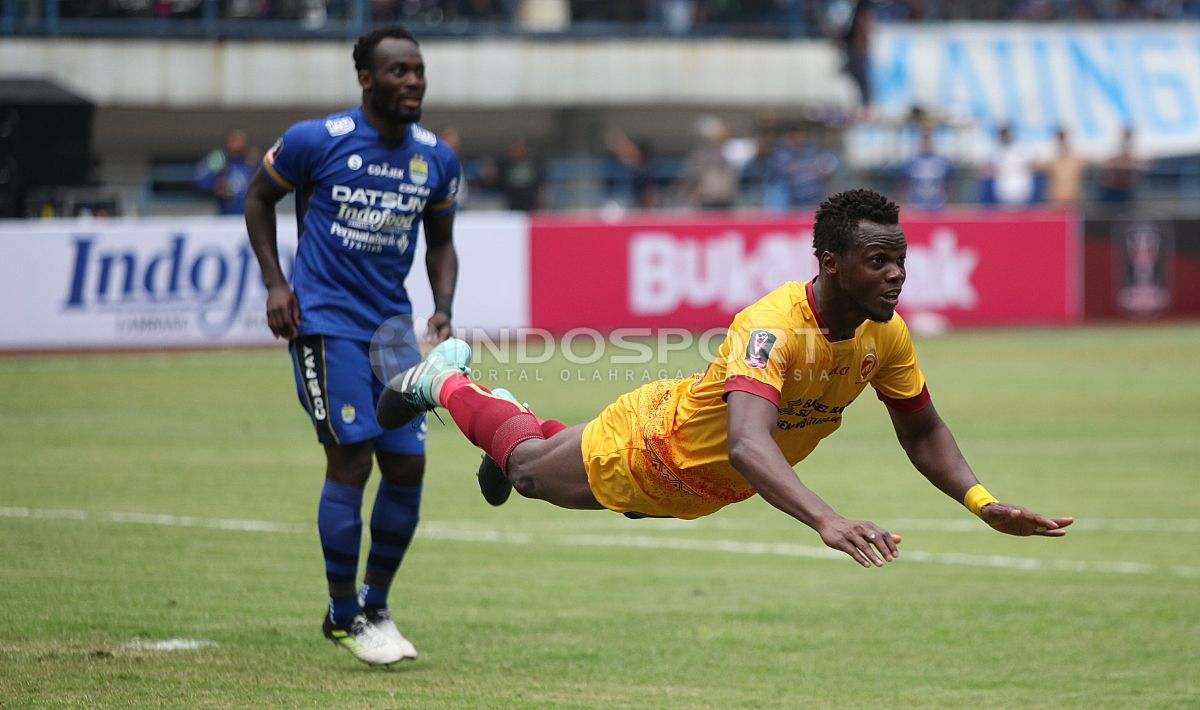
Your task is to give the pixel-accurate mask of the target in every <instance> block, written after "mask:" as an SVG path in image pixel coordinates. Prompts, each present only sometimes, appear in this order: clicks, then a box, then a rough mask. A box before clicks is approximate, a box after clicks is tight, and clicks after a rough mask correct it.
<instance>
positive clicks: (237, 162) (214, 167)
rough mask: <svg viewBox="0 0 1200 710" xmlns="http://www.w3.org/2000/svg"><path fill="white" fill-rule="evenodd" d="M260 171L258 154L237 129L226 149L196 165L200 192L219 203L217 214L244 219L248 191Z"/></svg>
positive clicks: (213, 152) (196, 183)
mask: <svg viewBox="0 0 1200 710" xmlns="http://www.w3.org/2000/svg"><path fill="white" fill-rule="evenodd" d="M257 170H258V155H257V151H255V150H252V149H251V148H250V144H249V142H248V141H247V140H246V133H245V131H241V130H239V129H234V130H232V131H230V132H229V135H228V136H226V137H225V148H224V149H223V150H214V151H212V152H211V153H209V154H208V155H207V156H205V157H204V159H203V160H201V161H200V162H199V163H197V164H196V176H195V185H196V189H197V190H198V191H200V192H202V193H204V194H206V195H211V196H212V197H213V198H215V199H216V201H217V212H218V213H219V214H225V215H241V214H242V212H243V211H244V208H245V205H246V188H247V187H248V186H249V185H250V178H252V177H254V173H255V171H257Z"/></svg>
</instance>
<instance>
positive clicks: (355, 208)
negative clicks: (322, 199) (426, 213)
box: [329, 183, 429, 231]
mask: <svg viewBox="0 0 1200 710" xmlns="http://www.w3.org/2000/svg"><path fill="white" fill-rule="evenodd" d="M400 187H401V188H405V187H407V188H409V189H410V190H412V191H413V192H414V193H416V192H421V193H423V194H402V193H400V192H389V191H386V190H367V189H364V188H361V187H348V186H346V185H334V186H333V188H332V190H331V191H330V194H329V196H330V198H331V199H332V200H333V201H334V202H338V203H340V204H339V205H338V212H337V216H338V219H341V220H345V221H346V223H347V224H349V225H350V226H351V227H355V228H357V229H370V230H371V231H379V230H389V231H396V230H405V229H410V228H412V225H413V221H414V220H415V219H416V216H417V215H418V214H420V213H421V210H423V209H425V203H426V202H427V200H426V195H427V194H428V192H429V190H428V189H425V188H421V187H414V186H412V185H406V184H405V183H400Z"/></svg>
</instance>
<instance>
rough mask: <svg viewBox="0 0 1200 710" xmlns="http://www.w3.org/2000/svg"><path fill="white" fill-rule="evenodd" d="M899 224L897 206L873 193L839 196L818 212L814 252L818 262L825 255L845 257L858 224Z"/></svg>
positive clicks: (852, 191) (822, 205)
mask: <svg viewBox="0 0 1200 710" xmlns="http://www.w3.org/2000/svg"><path fill="white" fill-rule="evenodd" d="M864 219H865V220H867V221H869V222H875V223H877V224H899V223H900V206H899V205H897V204H896V203H895V202H892V201H891V200H889V199H888V198H886V197H884V196H883V195H881V194H879V193H878V192H875V191H874V190H866V189H857V190H846V191H845V192H839V193H838V194H836V195H833V196H832V197H830V198H828V199H827V200H825V201H824V202H822V203H821V206H820V207H818V208H817V222H816V225H815V226H814V227H813V251H814V252H816V255H817V258H818V259H820V258H821V254H823V253H825V252H827V251H828V252H833V253H834V254H844V253H846V250H847V249H849V248H850V245H851V244H852V243H853V242H854V235H855V233H856V231H857V230H858V223H859V222H861V221H862V220H864Z"/></svg>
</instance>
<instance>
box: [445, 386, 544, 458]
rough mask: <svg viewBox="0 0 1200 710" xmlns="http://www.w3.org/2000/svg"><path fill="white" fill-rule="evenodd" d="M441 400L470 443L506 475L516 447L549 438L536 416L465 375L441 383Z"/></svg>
mask: <svg viewBox="0 0 1200 710" xmlns="http://www.w3.org/2000/svg"><path fill="white" fill-rule="evenodd" d="M439 399H440V400H441V401H442V406H443V407H445V408H446V409H447V410H449V412H450V416H451V417H453V418H454V423H455V424H457V425H458V428H459V429H460V430H461V431H462V433H463V434H465V435H466V437H467V438H468V439H470V440H471V443H472V444H474V445H476V446H478V447H479V448H481V449H483V450H484V452H486V453H487V455H488V456H491V457H492V458H493V459H495V461H496V463H498V464H500V470H501V471H505V472H506V473H507V469H508V466H507V464H508V456H509V454H511V453H512V450H513V449H515V448H516V446H517V444H519V443H521V442H522V441H526V440H527V439H544V438H546V435H545V434H543V433H542V431H543V428H542V425H541V423H539V422H538V418H537V417H535V416H533V414H531V413H529V411H528V410H526V409H525V408H524V407H522V406H521V405H519V404H516V403H515V402H510V401H509V400H507V399H501V398H500V397H496V396H494V395H493V394H492V393H491V392H489V391H488V390H486V389H484V388H483V387H480V386H479V385H477V384H475V383H474V382H471V380H470V379H469V378H467V376H466V375H461V374H459V375H451V376H450V377H449V378H448V379H447V380H446V382H445V383H443V384H442V391H441V393H440V396H439ZM555 423H557V422H555Z"/></svg>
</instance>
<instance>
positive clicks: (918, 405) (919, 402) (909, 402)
mask: <svg viewBox="0 0 1200 710" xmlns="http://www.w3.org/2000/svg"><path fill="white" fill-rule="evenodd" d="M875 396H876V397H878V398H879V401H880V402H883V403H884V404H886V405H887V406H889V407H891V408H892V409H895V410H897V411H900V412H919V411H921V410H922V409H924V408H925V407H926V406H928V405H929V403H930V402H931V401H932V400H930V398H929V387H928V386H925V387H922V388H921V393H920V394H918V395H917V396H916V397H909V398H908V399H895V398H893V397H888V396H887V395H885V394H884V393H882V392H880V391H879V390H875Z"/></svg>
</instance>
